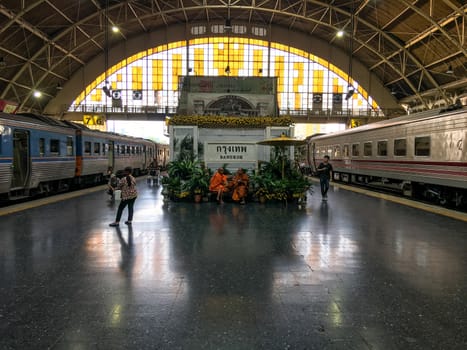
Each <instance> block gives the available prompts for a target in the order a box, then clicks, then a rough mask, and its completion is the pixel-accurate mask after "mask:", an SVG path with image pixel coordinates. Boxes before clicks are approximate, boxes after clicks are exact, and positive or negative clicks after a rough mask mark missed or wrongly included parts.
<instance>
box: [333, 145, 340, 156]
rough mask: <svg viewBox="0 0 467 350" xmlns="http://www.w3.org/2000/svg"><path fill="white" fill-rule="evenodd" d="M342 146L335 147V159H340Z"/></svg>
mask: <svg viewBox="0 0 467 350" xmlns="http://www.w3.org/2000/svg"><path fill="white" fill-rule="evenodd" d="M340 156H341V146H334V158H340Z"/></svg>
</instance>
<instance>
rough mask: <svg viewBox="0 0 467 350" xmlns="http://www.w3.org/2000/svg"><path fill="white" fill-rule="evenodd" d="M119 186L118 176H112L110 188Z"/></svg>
mask: <svg viewBox="0 0 467 350" xmlns="http://www.w3.org/2000/svg"><path fill="white" fill-rule="evenodd" d="M117 185H118V178H117V177H116V176H112V177H111V178H110V186H112V187H117Z"/></svg>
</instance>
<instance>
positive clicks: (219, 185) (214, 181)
mask: <svg viewBox="0 0 467 350" xmlns="http://www.w3.org/2000/svg"><path fill="white" fill-rule="evenodd" d="M226 183H227V176H226V175H223V174H221V173H218V172H216V173H215V174H214V175H213V176H212V178H211V181H210V182H209V191H213V192H217V191H219V189H222V191H223V192H227V191H228V189H227V186H226V185H225V184H226Z"/></svg>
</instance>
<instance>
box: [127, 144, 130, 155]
mask: <svg viewBox="0 0 467 350" xmlns="http://www.w3.org/2000/svg"><path fill="white" fill-rule="evenodd" d="M126 153H127V154H130V146H126Z"/></svg>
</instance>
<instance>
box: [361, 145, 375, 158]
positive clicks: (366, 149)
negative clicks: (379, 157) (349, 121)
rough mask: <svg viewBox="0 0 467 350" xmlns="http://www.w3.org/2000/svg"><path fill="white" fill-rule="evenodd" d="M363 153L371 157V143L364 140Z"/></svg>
mask: <svg viewBox="0 0 467 350" xmlns="http://www.w3.org/2000/svg"><path fill="white" fill-rule="evenodd" d="M363 155H364V156H366V157H371V156H372V155H373V144H372V143H371V142H365V143H364V144H363Z"/></svg>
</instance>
